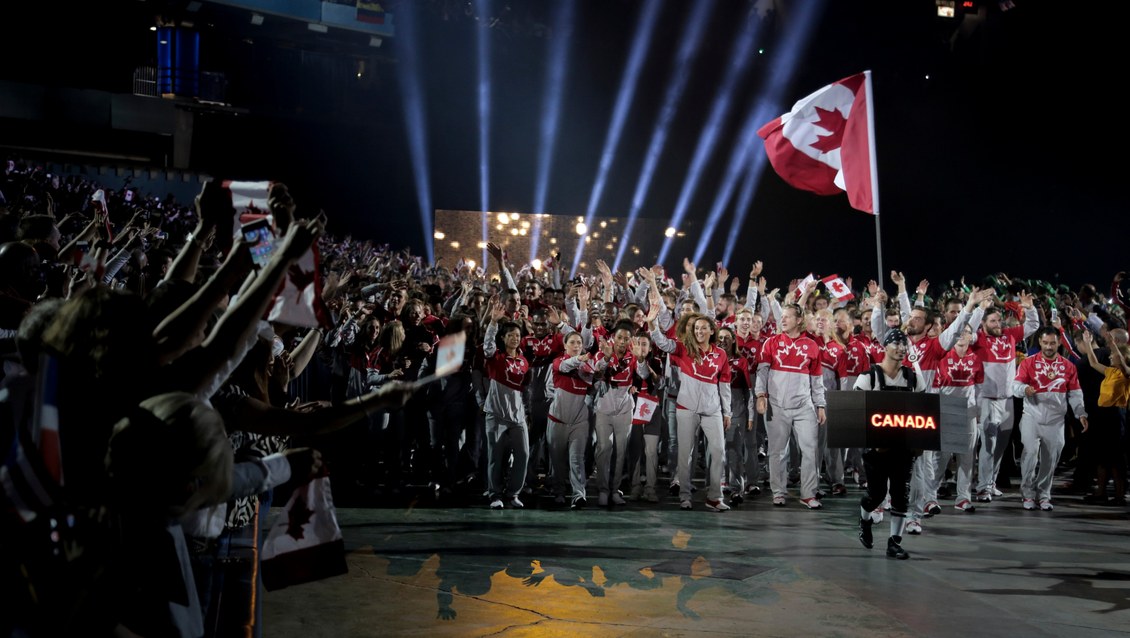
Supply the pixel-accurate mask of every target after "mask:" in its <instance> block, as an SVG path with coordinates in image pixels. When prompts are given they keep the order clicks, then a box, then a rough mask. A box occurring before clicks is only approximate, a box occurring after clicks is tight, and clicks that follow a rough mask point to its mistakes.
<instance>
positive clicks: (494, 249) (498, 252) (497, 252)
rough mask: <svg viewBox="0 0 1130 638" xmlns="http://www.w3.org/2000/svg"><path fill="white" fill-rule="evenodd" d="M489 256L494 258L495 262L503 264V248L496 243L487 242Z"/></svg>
mask: <svg viewBox="0 0 1130 638" xmlns="http://www.w3.org/2000/svg"><path fill="white" fill-rule="evenodd" d="M487 254H489V255H490V256H491V257H494V259H495V261H497V262H498V263H500V264H501V263H502V247H501V246H499V245H498V244H496V243H494V242H487Z"/></svg>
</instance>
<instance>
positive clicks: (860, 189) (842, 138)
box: [757, 71, 879, 215]
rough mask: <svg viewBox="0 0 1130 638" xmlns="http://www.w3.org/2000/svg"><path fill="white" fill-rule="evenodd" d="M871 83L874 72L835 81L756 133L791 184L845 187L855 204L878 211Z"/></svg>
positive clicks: (826, 190) (825, 190)
mask: <svg viewBox="0 0 1130 638" xmlns="http://www.w3.org/2000/svg"><path fill="white" fill-rule="evenodd" d="M870 87H871V72H870V71H864V72H863V73H858V74H856V75H853V76H851V77H847V78H844V79H842V80H839V81H837V82H833V83H832V84H829V85H828V86H825V87H824V88H822V89H820V90H819V91H817V92H815V93H813V94H812V95H809V96H808V97H806V98H804V99H802V100H800V101H799V102H797V103H796V104H794V105H793V108H792V110H791V111H789V112H788V113H785V114H784V115H782V116H780V117H778V118H776V119H774V120H773V121H771V122H769V123H768V124H766V125H765V126H762V127H761V129H760V130H759V131H758V132H757V134H758V135H759V136H761V138H762V139H764V140H765V152H766V153H767V154H768V155H769V162H770V163H771V164H772V165H773V168H774V169H775V170H776V171H777V174H778V175H780V176H781V179H783V180H785V181H786V182H788V183H789V184H790V185H791V186H794V187H796V188H799V189H801V190H806V191H811V192H813V193H816V194H818V195H835V194H838V193H842V192H845V191H846V192H847V196H848V202H849V203H850V204H851V206H852V208H855V209H857V210H861V211H864V212H867V213H872V214H874V215H878V214H879V198H878V188H877V186H876V182H877V180H876V175H875V153H874V149H875V146H874V136H873V134H872V125H873V120H874V118H873V116H872V111H871V108H872V107H871V90H870Z"/></svg>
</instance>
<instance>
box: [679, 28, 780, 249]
mask: <svg viewBox="0 0 1130 638" xmlns="http://www.w3.org/2000/svg"><path fill="white" fill-rule="evenodd" d="M760 25H761V21H760V20H758V19H757V18H756V16H755V14H753V13H751V14H749V15H747V16H746V20H745V23H744V24H743V25H742V29H741V31H740V32H739V33H738V35H737V38H736V39H735V41H734V43H733V45H732V47H731V52H730V55H729V60H730V63H729V64H728V65H727V66H726V73H725V75H724V76H723V79H722V83H721V88H720V89H719V90H718V94H717V96H716V97H715V99H714V103H713V104H711V107H710V113H709V115H708V116H707V120H706V126H705V127H704V128H703V131H702V134H701V135H700V136H699V138H698V143H697V145H696V146H695V151H694V155H693V156H692V158H691V165H690V168H689V169H688V170H687V178H686V180H685V181H684V182H683V187H682V190H681V191H680V192H679V198H678V200H676V202H675V210H674V211H673V212H672V213H671V222H670V225H671V226H675V227H678V226H679V225H680V224H681V223H682V222H683V218H684V217H686V214H687V209H688V208H689V207H690V203H691V198H692V196H693V195H694V193H695V190H696V189H697V188H698V182H699V180H701V179H702V176H703V174H704V173H705V170H704V169H705V167H706V162H707V160H709V159H710V156H711V155H713V153H714V147H715V146H716V145H717V143H718V136H719V134H720V133H721V130H722V126H723V124H724V122H725V120H726V116H727V115H728V114H729V112H730V108H731V106H732V103H733V98H734V89H735V87H736V86H737V83H738V80H739V79H740V78H741V76H742V75H743V74H744V73H745V71H746V69H748V68H749V66H750V64H751V63H752V60H753V58H754V56H753V55H751V53H752V52H753V45H754V42H756V40H757V39H758V34H759V32H760V28H759V27H760ZM670 250H671V239H670V238H668V239H667V240H666V241H664V242H663V247H662V248H661V249H660V250H659V263H663V262H664V261H665V260H666V258H667V253H668V252H669V251H670Z"/></svg>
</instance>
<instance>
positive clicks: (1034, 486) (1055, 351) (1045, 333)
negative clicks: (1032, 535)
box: [1012, 326, 1088, 511]
mask: <svg viewBox="0 0 1130 638" xmlns="http://www.w3.org/2000/svg"><path fill="white" fill-rule="evenodd" d="M1036 334H1037V336H1038V338H1039V341H1040V354H1036V355H1032V356H1030V357H1028V358H1027V359H1025V360H1024V361H1023V362H1021V364H1020V367H1019V369H1018V370H1017V372H1016V377H1015V378H1014V379H1013V381H1012V395H1013V396H1016V397H1023V398H1024V412H1023V414H1021V416H1020V440H1021V442H1022V443H1023V444H1024V452H1023V454H1021V456H1020V473H1021V479H1020V495H1021V497H1022V498H1023V505H1024V509H1028V510H1030V509H1035V507H1036V502H1037V501H1038V502H1039V506H1040V509H1041V510H1044V511H1051V509H1052V476H1053V475H1054V473H1055V468H1056V465H1058V464H1059V454H1060V452H1062V451H1063V429H1064V421H1063V419H1064V417H1065V416H1066V415H1067V406H1068V405H1070V406H1071V411H1072V412H1074V413H1075V418H1077V419H1079V423H1081V424H1082V425H1083V431H1084V432H1086V431H1087V425H1088V424H1087V411H1086V409H1085V408H1084V407H1083V391H1082V390H1081V389H1080V388H1079V372H1078V369H1077V368H1076V367H1075V364H1074V363H1071V362H1070V361H1068V360H1067V359H1065V358H1064V357H1063V355H1061V354H1059V332H1057V331H1056V329H1055V328H1052V327H1050V326H1045V327H1043V328H1040V330H1039V331H1038V332H1037V333H1036Z"/></svg>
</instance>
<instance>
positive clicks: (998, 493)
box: [989, 485, 1004, 498]
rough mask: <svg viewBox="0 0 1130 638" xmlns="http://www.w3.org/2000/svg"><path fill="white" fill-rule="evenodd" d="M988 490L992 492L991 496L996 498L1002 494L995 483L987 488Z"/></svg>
mask: <svg viewBox="0 0 1130 638" xmlns="http://www.w3.org/2000/svg"><path fill="white" fill-rule="evenodd" d="M989 491H990V492H991V493H992V495H993V496H995V497H997V498H1000V497H1002V496H1004V492H1002V491H1000V490H998V489H997V486H996V485H994V486H992V487H991V488H989Z"/></svg>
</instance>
